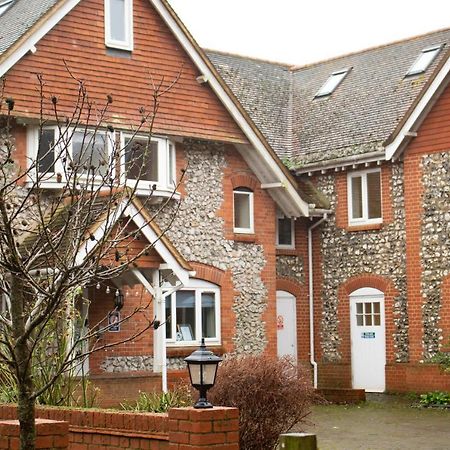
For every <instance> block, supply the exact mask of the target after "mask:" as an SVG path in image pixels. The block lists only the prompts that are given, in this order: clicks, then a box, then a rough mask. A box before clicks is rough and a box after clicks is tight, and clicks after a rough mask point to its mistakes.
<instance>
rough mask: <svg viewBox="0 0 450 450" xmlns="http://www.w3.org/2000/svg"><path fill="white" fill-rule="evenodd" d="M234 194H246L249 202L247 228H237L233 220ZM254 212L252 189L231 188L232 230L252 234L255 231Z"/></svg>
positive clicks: (234, 208) (234, 209) (234, 216)
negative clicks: (248, 224)
mask: <svg viewBox="0 0 450 450" xmlns="http://www.w3.org/2000/svg"><path fill="white" fill-rule="evenodd" d="M235 195H246V196H247V197H248V202H249V205H248V206H249V208H248V209H249V216H250V217H249V223H250V227H249V228H239V227H236V226H235V223H234V220H235V218H236V214H235V211H236V207H235ZM254 216H255V214H254V194H253V192H252V191H240V190H239V188H237V189H233V232H234V233H240V234H252V233H254V232H255V217H254Z"/></svg>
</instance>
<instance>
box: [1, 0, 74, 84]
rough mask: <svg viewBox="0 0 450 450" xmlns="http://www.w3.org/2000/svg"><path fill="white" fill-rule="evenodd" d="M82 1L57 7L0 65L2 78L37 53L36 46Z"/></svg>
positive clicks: (69, 1) (69, 2) (69, 0)
mask: <svg viewBox="0 0 450 450" xmlns="http://www.w3.org/2000/svg"><path fill="white" fill-rule="evenodd" d="M80 1H81V0H67V1H66V2H64V3H63V4H62V5H61V6H59V7H56V8H57V9H56V11H55V12H54V13H53V14H50V15H49V16H48V17H47V19H46V20H45V22H44V23H42V24H41V25H40V26H39V27H38V28H37V29H36V30H35V31H34V32H33V33H32V34H31V35H30V36H28V38H27V39H26V40H25V41H24V42H23V43H22V44H21V45H20V46H19V47H18V48H17V49H16V50H15V51H14V52H13V53H11V55H9V56H8V57H7V58H6V59H5V60H4V61H3V62H1V63H0V77H2V76H3V75H4V74H5V73H6V72H8V70H9V69H11V67H13V66H14V64H16V63H17V61H19V60H20V59H21V58H22V57H23V56H24V55H26V54H27V53H28V52H29V51H31V52H33V53H34V52H35V51H36V44H37V43H38V42H39V41H40V40H41V39H42V38H43V37H44V36H45V35H46V34H47V33H48V32H49V31H50V30H51V29H52V28H53V27H54V26H55V25H56V24H58V22H59V21H60V20H61V19H63V18H64V17H65V16H66V14H68V13H69V12H70V11H71V10H72V9H73V8H74V7H75V6H77V5H78V3H80Z"/></svg>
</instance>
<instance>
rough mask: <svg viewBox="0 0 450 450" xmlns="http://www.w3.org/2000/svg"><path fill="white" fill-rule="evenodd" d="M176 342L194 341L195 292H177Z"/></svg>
mask: <svg viewBox="0 0 450 450" xmlns="http://www.w3.org/2000/svg"><path fill="white" fill-rule="evenodd" d="M176 297H177V299H176V304H177V306H176V307H177V322H176V323H177V326H176V328H177V341H193V340H195V291H178V292H177V293H176Z"/></svg>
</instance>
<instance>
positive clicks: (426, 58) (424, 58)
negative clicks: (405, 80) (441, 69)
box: [406, 45, 442, 76]
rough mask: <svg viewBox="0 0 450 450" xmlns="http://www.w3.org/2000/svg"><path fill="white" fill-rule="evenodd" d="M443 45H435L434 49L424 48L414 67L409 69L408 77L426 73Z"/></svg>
mask: <svg viewBox="0 0 450 450" xmlns="http://www.w3.org/2000/svg"><path fill="white" fill-rule="evenodd" d="M441 48H442V45H435V46H433V47H428V48H424V49H423V50H422V53H421V54H420V55H419V56H418V57H417V59H416V60H415V61H414V63H413V65H412V66H411V67H410V68H409V70H408V73H407V74H406V76H410V75H417V74H419V73H423V72H425V71H426V70H427V69H428V67H430V65H431V63H432V62H433V61H434V59H435V58H436V56H437V54H438V53H439V52H440V50H441Z"/></svg>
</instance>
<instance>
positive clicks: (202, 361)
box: [184, 338, 222, 409]
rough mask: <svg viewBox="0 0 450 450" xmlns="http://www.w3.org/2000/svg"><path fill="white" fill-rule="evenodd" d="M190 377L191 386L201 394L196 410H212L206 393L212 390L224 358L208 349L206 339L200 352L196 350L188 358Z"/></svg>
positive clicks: (203, 340)
mask: <svg viewBox="0 0 450 450" xmlns="http://www.w3.org/2000/svg"><path fill="white" fill-rule="evenodd" d="M184 360H185V361H186V362H187V365H188V370H189V377H190V378H191V384H192V386H194V387H195V389H197V390H198V391H199V393H200V398H199V399H198V401H197V403H196V404H195V405H194V408H196V409H204V408H212V407H213V405H212V404H211V403H209V402H208V400H207V399H206V392H207V390H208V389H211V388H212V387H213V386H214V383H215V382H216V375H217V367H218V366H219V363H220V362H221V361H222V358H219V357H218V356H216V355H215V354H214V353H213V352H211V351H209V350H207V349H206V346H205V339H204V338H202V343H201V345H200V348H199V349H198V350H195V352H193V353H192V354H191V355H189V356H188V357H187V358H184Z"/></svg>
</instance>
